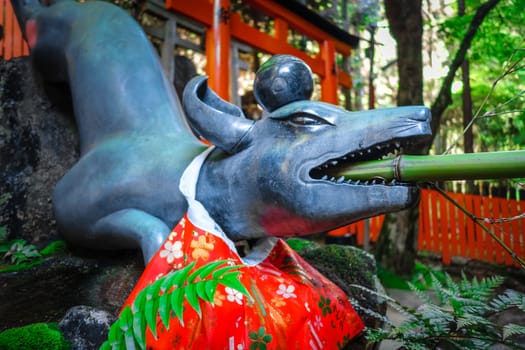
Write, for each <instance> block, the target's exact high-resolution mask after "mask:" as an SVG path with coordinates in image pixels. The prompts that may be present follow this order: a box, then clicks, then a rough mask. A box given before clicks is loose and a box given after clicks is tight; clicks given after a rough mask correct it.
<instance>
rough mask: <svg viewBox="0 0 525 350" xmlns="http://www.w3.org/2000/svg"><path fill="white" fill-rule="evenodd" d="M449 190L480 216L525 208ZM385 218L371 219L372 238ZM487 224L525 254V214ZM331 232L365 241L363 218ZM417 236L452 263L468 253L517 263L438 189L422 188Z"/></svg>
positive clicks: (477, 257)
mask: <svg viewBox="0 0 525 350" xmlns="http://www.w3.org/2000/svg"><path fill="white" fill-rule="evenodd" d="M447 194H448V195H449V196H450V197H451V198H452V199H454V200H455V201H456V202H458V203H459V204H460V205H461V206H462V207H464V208H465V209H466V210H467V211H468V212H469V213H472V214H473V215H474V216H476V217H478V218H488V219H500V218H509V217H515V216H517V215H519V214H520V213H523V212H525V201H517V200H506V199H502V198H490V197H485V196H478V195H468V194H460V193H450V192H448V193H447ZM383 219H384V217H383V216H377V217H374V218H371V219H369V220H370V221H369V223H370V224H369V225H370V231H369V232H370V241H371V242H375V241H376V240H377V238H378V236H379V231H380V230H381V226H382V225H383ZM485 225H487V227H488V228H489V229H491V230H492V231H494V233H495V234H496V235H497V236H498V237H499V238H500V239H501V240H502V241H503V242H505V244H506V245H507V246H508V247H509V248H511V249H512V251H514V252H515V253H516V254H517V255H518V256H519V257H521V258H525V218H523V219H519V220H513V221H510V222H503V223H499V224H490V223H485ZM331 234H332V235H344V234H357V242H358V244H361V245H362V244H363V241H364V221H359V222H356V223H354V224H352V225H349V226H345V227H343V228H340V229H338V230H334V231H331ZM418 237H419V239H418V250H419V251H421V252H431V253H435V254H439V255H441V257H442V261H443V263H444V264H450V262H451V258H452V257H465V258H469V259H475V260H480V261H486V262H491V263H497V264H505V265H516V266H518V265H517V264H516V263H515V262H514V261H513V260H512V258H511V256H510V255H509V254H508V253H507V252H506V251H505V250H504V249H503V248H502V247H501V246H500V245H498V243H497V242H496V241H495V240H494V239H493V238H492V237H490V236H489V235H488V234H487V233H486V232H485V231H483V230H482V229H481V227H479V226H478V225H476V224H475V223H474V221H472V220H471V219H470V218H468V217H467V216H466V215H465V214H464V213H463V212H462V211H461V210H459V209H458V208H456V207H455V206H454V205H453V204H452V203H451V202H449V201H448V200H446V199H445V198H444V197H443V196H441V195H440V194H439V193H438V192H436V191H431V190H422V191H421V203H420V206H419V236H418Z"/></svg>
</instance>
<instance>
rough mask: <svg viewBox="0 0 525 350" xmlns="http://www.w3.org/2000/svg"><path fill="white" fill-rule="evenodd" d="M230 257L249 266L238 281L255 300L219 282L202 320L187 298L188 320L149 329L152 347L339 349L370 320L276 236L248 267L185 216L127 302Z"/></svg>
mask: <svg viewBox="0 0 525 350" xmlns="http://www.w3.org/2000/svg"><path fill="white" fill-rule="evenodd" d="M224 259H230V260H232V261H233V263H235V264H243V265H245V267H242V268H241V269H240V271H241V273H240V275H239V280H240V281H241V283H242V284H243V285H244V286H245V288H246V289H247V290H248V292H249V293H250V295H251V296H252V298H253V300H250V299H249V298H247V297H246V296H244V295H243V294H241V293H239V292H238V291H236V290H234V289H231V288H228V287H224V286H222V285H219V287H218V288H217V291H216V294H215V301H214V303H213V304H211V303H207V302H205V301H203V300H201V301H200V306H201V309H202V317H200V316H199V315H198V314H197V313H196V312H195V311H194V310H193V309H192V308H191V307H190V306H189V305H188V304H187V301H185V307H184V315H183V317H184V325H182V324H181V323H180V322H179V320H178V319H177V318H176V317H173V318H172V319H171V321H170V327H169V331H167V330H166V329H164V327H163V326H162V325H161V323H160V321H159V322H158V323H157V324H158V329H157V334H158V339H155V338H154V337H153V335H152V334H151V332H149V331H148V332H147V339H146V344H147V348H148V349H163V350H165V349H185V350H188V349H228V350H248V349H338V348H341V347H343V346H344V345H345V344H346V343H347V342H348V341H349V340H350V339H352V338H353V337H355V336H356V335H358V334H359V333H360V332H361V331H362V330H363V328H364V325H363V322H362V321H361V319H360V318H359V316H358V315H357V313H356V312H355V311H354V309H353V308H352V305H351V304H350V302H349V301H348V298H347V296H346V295H345V293H344V292H343V291H342V290H341V289H340V288H338V287H337V286H336V285H335V284H334V283H332V282H331V281H329V280H328V279H327V278H326V277H324V276H323V275H321V274H320V273H319V272H318V271H316V270H315V269H314V268H312V267H311V266H310V265H309V264H307V263H306V262H305V261H304V260H303V259H302V258H301V257H300V256H299V255H298V254H297V253H296V252H295V251H293V250H292V249H291V248H290V247H289V246H288V245H287V244H286V243H285V242H284V241H282V240H277V241H276V243H275V245H274V246H273V248H271V250H270V252H269V254H268V255H267V256H266V257H265V258H264V259H263V260H262V261H261V262H260V263H258V264H255V265H248V264H245V263H244V262H243V261H242V259H241V258H240V257H239V256H238V255H237V252H236V251H235V250H234V249H232V248H231V242H230V244H229V243H228V242H226V241H225V240H224V239H223V238H221V237H218V236H217V235H214V234H212V233H209V232H206V231H205V230H202V229H200V228H198V227H196V226H194V225H193V224H192V222H191V221H190V220H189V219H188V217H187V216H185V217H184V218H183V219H182V220H181V221H180V222H179V224H178V225H177V226H176V227H175V228H174V229H173V231H172V232H171V234H170V236H169V237H168V239H167V240H166V242H165V243H164V245H163V246H162V247H161V249H160V250H159V251H158V252H157V254H156V255H155V256H154V258H153V259H152V260H151V261H150V263H149V264H148V266H147V267H146V269H145V271H144V274H143V275H142V277H141V278H140V280H139V282H138V284H137V286H136V287H135V289H134V290H133V292H132V293H131V295H130V297H129V298H128V301H127V302H126V304H125V305H130V306H131V304H132V303H133V300H134V299H135V297H136V296H137V293H138V292H140V291H141V290H142V289H143V288H145V287H146V286H147V285H148V284H149V283H151V282H153V281H155V280H156V279H157V278H159V277H161V276H164V275H165V274H167V273H169V272H170V271H173V270H178V269H180V268H182V267H183V266H186V265H188V264H189V263H191V262H193V261H196V266H195V268H198V267H199V266H202V265H203V264H206V263H208V262H212V261H218V260H224Z"/></svg>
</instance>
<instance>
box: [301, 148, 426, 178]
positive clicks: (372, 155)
mask: <svg viewBox="0 0 525 350" xmlns="http://www.w3.org/2000/svg"><path fill="white" fill-rule="evenodd" d="M416 143H420V142H418V140H415V139H414V138H405V139H397V140H391V141H387V142H382V143H378V144H375V145H373V146H371V147H369V148H366V149H361V150H357V151H353V152H350V153H347V154H345V155H344V156H342V157H340V158H337V159H330V160H328V161H327V162H325V163H323V164H321V165H319V166H316V167H315V168H313V169H312V170H311V171H310V177H311V178H312V179H314V180H321V181H327V182H332V183H336V184H347V185H360V186H371V185H383V186H409V185H410V184H409V183H406V182H400V181H397V180H395V179H394V180H391V181H388V180H386V179H384V178H382V177H379V176H378V177H374V178H371V179H370V180H366V181H361V180H353V179H351V178H347V177H345V176H344V175H343V174H342V169H343V168H344V167H345V166H346V167H347V166H348V165H349V164H351V163H358V162H364V161H370V160H381V159H386V158H394V157H396V156H398V155H400V154H403V153H404V149H406V148H410V147H412V146H413V145H414V144H416Z"/></svg>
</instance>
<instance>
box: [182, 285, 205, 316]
mask: <svg viewBox="0 0 525 350" xmlns="http://www.w3.org/2000/svg"><path fill="white" fill-rule="evenodd" d="M185 292H186V299H187V300H188V303H189V304H190V305H191V307H192V308H193V309H194V310H195V311H196V312H197V314H199V317H202V313H201V306H200V304H199V298H197V291H196V287H195V284H188V285H187V286H186V288H185Z"/></svg>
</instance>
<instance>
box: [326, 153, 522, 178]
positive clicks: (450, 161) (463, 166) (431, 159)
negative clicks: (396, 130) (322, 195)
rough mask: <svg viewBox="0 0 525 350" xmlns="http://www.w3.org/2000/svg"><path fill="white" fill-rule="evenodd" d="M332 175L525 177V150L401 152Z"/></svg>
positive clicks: (366, 176)
mask: <svg viewBox="0 0 525 350" xmlns="http://www.w3.org/2000/svg"><path fill="white" fill-rule="evenodd" d="M332 175H334V176H336V177H340V176H344V177H345V178H347V179H352V180H362V181H366V180H370V179H374V178H381V179H384V180H387V181H392V180H397V181H402V182H412V181H448V180H476V179H502V178H525V151H508V152H485V153H466V154H449V155H439V156H412V155H399V156H397V157H395V158H390V159H383V160H374V161H366V162H360V163H354V164H352V165H348V166H346V167H344V168H338V169H337V170H336V173H333V174H332Z"/></svg>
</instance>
